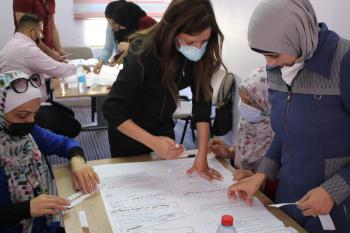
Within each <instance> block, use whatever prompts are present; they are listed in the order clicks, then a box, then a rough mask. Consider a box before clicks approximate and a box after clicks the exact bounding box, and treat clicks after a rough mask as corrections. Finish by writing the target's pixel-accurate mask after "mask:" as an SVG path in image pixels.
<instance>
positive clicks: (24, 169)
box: [0, 71, 47, 233]
mask: <svg viewBox="0 0 350 233" xmlns="http://www.w3.org/2000/svg"><path fill="white" fill-rule="evenodd" d="M18 78H26V79H28V75H27V74H25V73H23V72H20V71H8V72H5V73H2V74H0V141H1V144H0V168H3V169H4V171H5V175H6V179H7V182H8V190H9V192H10V197H11V201H12V203H19V202H24V201H27V200H30V199H32V198H34V197H35V196H37V195H40V194H42V193H45V192H46V191H47V190H46V187H47V185H46V184H47V183H46V182H47V181H46V179H45V178H44V174H43V166H42V161H41V153H40V151H39V149H38V146H37V145H36V143H35V142H34V140H33V138H32V136H31V135H30V134H28V135H26V136H23V137H17V136H10V135H9V134H7V133H6V131H5V130H4V127H5V118H4V116H5V113H4V109H5V106H6V96H7V93H8V92H9V90H10V83H11V82H12V81H14V80H16V79H18ZM28 85H29V86H28V88H34V87H31V84H29V83H28ZM38 91H39V89H38ZM30 100H31V99H28V101H30ZM22 224H23V232H24V233H29V232H31V229H32V224H33V220H32V219H26V220H23V221H22Z"/></svg>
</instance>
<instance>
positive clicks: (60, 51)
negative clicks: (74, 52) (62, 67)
mask: <svg viewBox="0 0 350 233" xmlns="http://www.w3.org/2000/svg"><path fill="white" fill-rule="evenodd" d="M57 52H58V53H59V54H60V55H61V56H65V57H67V56H68V53H67V52H66V51H64V50H63V49H61V50H57Z"/></svg>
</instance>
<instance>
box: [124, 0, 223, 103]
mask: <svg viewBox="0 0 350 233" xmlns="http://www.w3.org/2000/svg"><path fill="white" fill-rule="evenodd" d="M209 27H210V28H211V36H210V38H209V40H208V45H207V49H206V52H205V53H204V55H203V57H202V58H201V60H199V61H198V62H196V63H194V78H195V89H196V93H194V94H195V98H196V99H197V100H199V99H200V98H201V99H204V100H206V101H209V100H210V99H211V97H212V88H211V86H210V80H211V78H212V76H213V74H214V73H215V72H216V71H218V69H219V68H220V66H223V67H224V68H225V69H226V67H225V66H224V64H223V63H222V59H221V51H222V44H223V40H224V36H223V34H222V32H221V31H220V29H219V26H218V25H217V22H216V19H215V14H214V11H213V7H212V5H211V2H210V0H173V1H172V2H171V3H170V4H169V6H168V8H167V10H166V11H165V13H164V15H163V18H162V19H161V21H160V22H159V23H158V24H156V25H155V26H153V27H152V28H150V29H147V30H145V31H141V32H138V33H136V34H135V35H134V36H133V37H131V40H135V39H137V38H140V37H141V38H143V43H142V45H141V47H140V48H139V49H137V51H133V49H132V48H133V46H130V48H131V51H132V52H134V53H137V54H140V55H142V54H146V53H154V54H156V55H157V56H159V58H160V60H161V66H162V72H163V84H164V86H165V87H166V88H167V89H168V90H169V91H170V94H171V96H172V98H173V100H174V102H177V101H178V95H179V94H178V87H177V85H176V83H175V80H176V79H177V78H178V77H179V75H182V68H183V65H182V64H183V62H182V61H183V58H182V57H181V56H182V55H181V54H180V52H179V51H178V50H177V48H176V43H175V41H176V36H178V35H179V34H180V33H186V34H189V35H196V34H199V33H201V32H202V31H204V30H205V29H207V28H209Z"/></svg>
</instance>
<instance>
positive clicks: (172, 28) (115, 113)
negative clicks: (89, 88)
mask: <svg viewBox="0 0 350 233" xmlns="http://www.w3.org/2000/svg"><path fill="white" fill-rule="evenodd" d="M223 39H224V36H223V34H222V33H221V31H220V29H219V27H218V25H217V22H216V19H215V15H214V11H213V8H212V5H211V2H210V0H173V1H172V2H171V3H170V5H169V7H168V9H167V10H166V12H165V13H164V16H163V18H162V19H161V21H160V22H159V23H158V24H156V25H155V26H154V27H152V28H150V29H148V30H147V31H144V32H142V33H138V35H135V36H134V38H133V39H132V41H131V44H130V48H129V51H128V54H127V55H126V57H125V59H124V68H123V70H122V71H121V72H120V73H119V75H118V78H117V81H116V82H115V83H114V84H113V87H112V89H111V92H110V93H109V95H108V98H107V100H106V101H105V103H104V104H103V112H104V116H105V118H106V119H107V121H108V123H109V129H108V134H109V143H110V149H111V154H112V156H126V155H138V154H145V153H149V152H150V151H152V150H153V151H155V152H156V153H157V154H159V155H160V156H161V157H162V158H165V159H169V158H177V157H178V156H179V155H180V154H181V153H182V152H183V150H184V147H183V146H182V145H177V144H176V143H175V141H174V138H175V135H174V121H173V119H172V114H173V113H174V111H175V109H176V107H177V104H178V99H179V90H181V89H184V88H186V87H189V86H191V89H192V92H193V115H194V120H195V122H196V126H197V130H198V137H199V139H198V140H199V148H198V154H197V156H196V159H195V162H194V165H193V167H192V168H191V169H190V170H189V171H188V172H189V173H192V172H193V171H196V172H198V173H199V174H200V175H201V176H203V177H205V178H207V179H212V178H214V179H220V177H221V175H220V174H219V173H218V172H217V171H215V170H214V169H211V168H209V167H208V163H207V144H208V135H209V122H210V113H211V97H212V88H211V86H210V80H211V77H212V76H213V74H214V73H215V72H216V71H217V70H218V69H219V67H220V66H223V63H222V60H221V50H222V43H223Z"/></svg>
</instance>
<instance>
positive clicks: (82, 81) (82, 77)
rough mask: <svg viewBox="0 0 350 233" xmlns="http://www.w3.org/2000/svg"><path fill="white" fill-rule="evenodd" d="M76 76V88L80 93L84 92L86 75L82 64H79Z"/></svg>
mask: <svg viewBox="0 0 350 233" xmlns="http://www.w3.org/2000/svg"><path fill="white" fill-rule="evenodd" d="M77 78H78V90H79V93H80V94H84V93H86V77H85V71H84V68H83V67H82V66H79V67H78V69H77Z"/></svg>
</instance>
